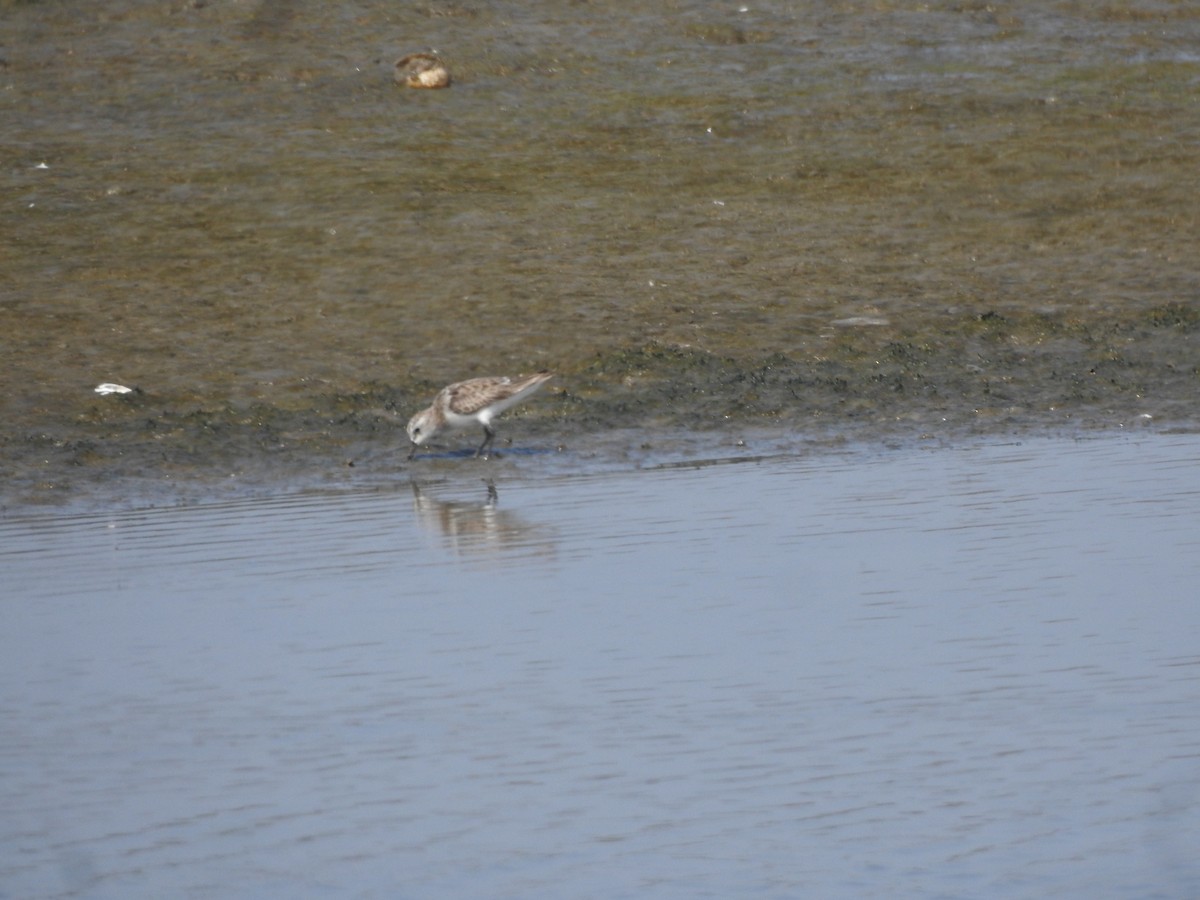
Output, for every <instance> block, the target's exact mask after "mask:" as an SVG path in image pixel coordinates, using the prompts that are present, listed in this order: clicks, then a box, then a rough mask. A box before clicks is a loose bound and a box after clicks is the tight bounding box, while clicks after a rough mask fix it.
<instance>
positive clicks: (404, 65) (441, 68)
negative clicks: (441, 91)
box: [396, 53, 450, 88]
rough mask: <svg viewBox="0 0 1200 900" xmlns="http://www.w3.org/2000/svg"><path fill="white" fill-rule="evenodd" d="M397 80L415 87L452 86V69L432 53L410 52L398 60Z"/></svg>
mask: <svg viewBox="0 0 1200 900" xmlns="http://www.w3.org/2000/svg"><path fill="white" fill-rule="evenodd" d="M396 82H397V83H400V82H403V83H404V84H407V85H408V86H409V87H414V88H444V87H450V70H449V69H447V68H446V64H445V63H444V62H442V61H441V60H440V59H438V58H437V57H436V56H434V55H433V54H432V53H410V54H409V55H408V56H404V57H401V58H400V59H398V60H396Z"/></svg>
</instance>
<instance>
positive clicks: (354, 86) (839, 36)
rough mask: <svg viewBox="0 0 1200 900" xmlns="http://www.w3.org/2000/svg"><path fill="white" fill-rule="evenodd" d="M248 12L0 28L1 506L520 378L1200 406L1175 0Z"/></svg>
mask: <svg viewBox="0 0 1200 900" xmlns="http://www.w3.org/2000/svg"><path fill="white" fill-rule="evenodd" d="M268 6H269V5H267V6H264V5H262V4H250V5H246V4H218V3H192V4H186V3H180V4H165V5H164V4H161V3H158V2H149V0H117V2H112V3H106V4H103V5H97V6H89V7H86V8H84V7H81V6H79V5H78V4H67V3H54V2H46V3H16V2H13V3H7V4H4V5H3V8H4V10H5V27H6V29H7V30H8V39H7V40H6V43H5V47H4V49H3V58H2V61H0V83H2V86H3V87H4V90H2V91H0V115H2V116H3V117H4V121H5V122H6V126H7V127H6V129H5V132H4V134H3V135H0V154H3V158H4V159H5V160H6V162H7V168H6V170H5V173H4V177H5V179H6V182H5V183H6V187H7V188H8V190H7V191H6V192H5V193H4V195H3V196H4V198H5V200H4V203H3V206H2V207H0V252H2V253H3V256H4V267H5V275H6V279H5V283H4V284H2V285H0V325H2V326H3V329H2V330H0V353H2V358H3V363H4V365H3V366H2V367H0V380H2V383H0V402H2V403H3V404H4V407H3V419H4V427H3V429H2V430H0V451H2V453H3V458H2V459H0V474H2V475H3V476H4V477H5V479H6V483H7V484H8V487H6V488H5V491H6V492H7V493H12V492H14V491H16V492H17V493H21V494H24V493H26V490H25V489H26V488H28V487H29V486H30V485H34V486H36V485H53V486H59V485H63V484H67V483H75V484H82V483H86V482H90V481H93V480H103V479H106V478H110V477H117V476H118V475H120V473H127V474H129V473H138V472H144V473H147V475H148V476H149V474H150V473H154V472H158V471H163V470H165V471H168V472H171V473H177V474H178V475H179V476H180V477H187V475H188V474H189V473H195V474H196V475H202V474H204V473H212V472H225V471H245V470H246V468H247V467H252V468H256V469H261V470H263V471H264V473H265V475H269V473H270V471H271V470H272V469H273V468H274V469H277V470H279V471H283V470H284V469H286V468H288V467H292V466H294V468H295V469H296V470H297V471H304V470H306V469H311V468H313V467H318V466H322V465H326V466H327V465H345V464H346V463H347V462H348V461H351V460H360V459H362V458H363V455H364V453H370V452H372V447H374V446H375V445H377V444H379V443H387V442H389V441H391V440H392V438H393V435H394V436H395V437H396V438H399V437H400V429H401V427H402V425H403V421H404V419H406V418H407V415H409V414H410V413H411V412H412V411H414V410H415V409H418V408H420V407H421V406H423V405H424V404H425V403H427V402H428V399H429V397H431V396H432V394H433V392H434V391H436V390H437V389H438V388H439V387H441V386H442V385H443V384H445V383H447V382H449V381H452V380H458V379H461V378H464V377H469V376H472V375H490V374H516V373H517V372H519V371H532V370H536V369H542V368H548V369H552V370H555V371H557V372H559V373H561V377H560V379H559V380H558V382H557V386H556V387H555V388H553V389H552V390H551V391H549V392H548V393H547V394H545V395H544V396H542V397H539V398H538V400H537V401H536V402H535V403H533V404H531V405H530V406H529V407H528V408H524V409H522V410H520V411H518V412H516V413H514V414H513V417H512V426H513V427H514V430H515V431H516V432H517V433H518V434H520V435H529V436H532V437H534V438H536V439H538V440H551V441H554V442H558V441H565V442H567V443H573V442H575V441H576V440H577V439H582V437H583V436H584V435H588V434H596V433H598V432H600V431H602V430H606V429H611V428H663V429H674V428H708V427H716V426H721V427H726V426H727V427H733V428H738V427H743V426H744V425H747V424H765V425H768V426H771V427H779V428H781V429H787V430H792V431H798V432H804V431H806V430H808V429H810V428H818V429H824V428H826V427H828V428H832V429H838V428H845V429H851V428H853V429H865V430H866V431H867V432H871V431H872V430H879V431H881V430H885V429H897V428H901V429H909V430H910V431H912V432H913V433H922V432H924V431H936V430H937V429H943V428H967V429H984V430H989V429H1001V428H1007V427H1039V426H1048V427H1058V426H1060V425H1061V424H1063V423H1064V422H1069V423H1077V424H1081V425H1083V426H1084V427H1088V426H1093V425H1094V426H1097V427H1103V426H1105V425H1107V424H1112V423H1114V422H1117V421H1127V420H1129V419H1130V417H1133V416H1137V415H1152V416H1155V417H1156V421H1164V420H1165V421H1168V422H1175V421H1178V422H1185V423H1187V422H1190V423H1195V422H1196V420H1197V418H1198V416H1200V411H1198V410H1197V409H1196V403H1195V400H1194V398H1195V396H1196V388H1197V384H1196V379H1197V377H1196V365H1197V348H1196V337H1195V335H1196V322H1195V314H1196V313H1195V310H1196V308H1197V305H1198V304H1200V267H1198V265H1197V255H1196V253H1195V235H1196V234H1197V233H1200V218H1198V216H1200V208H1198V207H1197V204H1196V202H1195V192H1194V189H1193V187H1192V185H1193V184H1194V181H1195V173H1196V172H1197V171H1200V142H1198V141H1197V140H1196V136H1197V134H1200V102H1198V101H1197V94H1196V91H1195V86H1196V80H1197V76H1198V74H1200V61H1197V60H1196V58H1195V49H1194V48H1195V46H1197V41H1200V13H1198V12H1197V11H1196V9H1195V8H1194V7H1191V6H1188V5H1186V4H1173V5H1164V4H1162V3H1158V2H1151V0H1144V2H1138V0H1134V2H1131V3H1125V4H1120V5H1117V4H1100V5H1096V4H1081V3H1078V2H1075V0H1059V2H1049V3H1043V2H1014V3H1011V4H1006V5H1005V8H1004V9H1003V10H998V9H996V8H993V7H992V6H989V5H987V4H979V3H949V2H946V3H939V2H934V3H921V4H904V3H875V4H865V5H864V4H857V3H834V4H800V5H797V4H791V3H777V2H773V0H764V2H763V3H756V4H753V5H748V6H746V7H745V9H744V10H743V11H739V12H735V11H734V10H733V9H732V8H731V9H730V10H717V9H716V8H715V7H712V6H711V5H709V4H691V3H678V4H677V3H672V4H667V5H666V6H663V7H653V6H649V7H647V6H642V7H638V8H636V9H632V8H630V7H629V6H628V4H617V3H610V2H608V0H595V2H592V3H587V4H579V3H573V2H555V0H550V2H546V3H539V4H533V5H528V6H513V5H511V4H495V3H488V2H484V3H479V4H471V5H470V6H464V5H461V4H456V3H434V4H431V5H422V6H419V7H409V6H403V5H402V6H397V5H396V4H393V3H384V2H374V0H364V2H361V3H356V4H352V5H349V6H347V5H345V4H328V3H319V2H315V0H301V2H298V3H294V4H289V5H287V8H286V10H283V8H282V7H281V8H280V9H279V10H276V9H275V8H274V7H271V8H268ZM739 9H740V8H739ZM422 46H436V47H437V48H438V49H439V51H440V52H443V53H444V55H445V57H446V58H447V60H448V61H449V62H450V64H451V67H452V68H453V70H454V73H455V85H454V87H453V88H451V89H450V90H447V91H440V92H424V93H423V92H414V91H404V90H402V89H398V88H396V87H395V85H394V84H393V83H392V72H391V69H390V67H391V63H392V61H393V60H394V59H395V58H396V57H397V56H399V55H401V53H402V52H404V53H407V52H412V51H414V50H419V49H421V47H422ZM431 94H436V96H430V95H431ZM182 97H186V99H187V102H186V103H184V102H181V98H182ZM102 381H118V382H121V383H127V384H134V385H139V386H140V387H142V388H143V389H144V391H145V393H144V394H142V395H138V396H135V397H132V398H114V397H107V398H99V397H96V396H95V395H93V394H91V388H92V387H93V386H94V385H95V384H97V383H99V382H102ZM58 489H59V488H58V487H47V488H46V489H45V491H44V492H49V493H51V494H53V493H54V492H56V491H57V490H58ZM34 493H35V494H36V493H38V490H34Z"/></svg>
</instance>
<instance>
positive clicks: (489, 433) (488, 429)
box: [475, 425, 496, 459]
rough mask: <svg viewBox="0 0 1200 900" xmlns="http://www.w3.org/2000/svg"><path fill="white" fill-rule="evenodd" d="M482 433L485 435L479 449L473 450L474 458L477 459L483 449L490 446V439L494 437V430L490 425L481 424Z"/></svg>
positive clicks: (492, 439)
mask: <svg viewBox="0 0 1200 900" xmlns="http://www.w3.org/2000/svg"><path fill="white" fill-rule="evenodd" d="M483 433H484V435H485V437H484V439H483V443H482V444H480V445H479V449H478V450H476V451H475V458H476V459H479V457H480V456H482V455H483V451H485V450H486V449H487V448H488V447H490V446H491V445H492V441H494V440H495V439H496V432H494V431H493V430H492V426H490V425H484V426H483Z"/></svg>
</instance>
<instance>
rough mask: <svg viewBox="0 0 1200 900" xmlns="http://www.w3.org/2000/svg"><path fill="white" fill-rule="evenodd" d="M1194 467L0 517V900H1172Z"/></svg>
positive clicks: (939, 462) (399, 492) (1191, 808)
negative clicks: (281, 899) (927, 899)
mask: <svg viewBox="0 0 1200 900" xmlns="http://www.w3.org/2000/svg"><path fill="white" fill-rule="evenodd" d="M1198 461H1200V438H1198V437H1197V436H1195V435H1158V436H1154V435H1143V436H1138V437H1129V438H1111V439H1104V440H1091V441H1082V442H1081V441H1065V440H1033V441H1026V442H1021V443H1011V444H990V445H973V446H967V447H960V448H954V449H939V450H911V449H910V450H897V451H890V452H889V451H882V452H881V451H875V452H865V451H863V452H858V451H847V452H845V453H843V454H840V455H831V454H829V453H826V454H824V455H821V456H804V455H781V456H778V457H767V458H757V459H746V460H742V461H740V462H737V461H734V462H730V464H727V465H703V464H694V465H687V466H682V467H681V466H668V467H660V468H648V469H644V470H642V471H623V472H605V473H593V474H590V475H581V476H575V477H571V476H566V475H558V474H556V475H553V476H550V477H546V476H545V475H544V474H539V465H538V464H539V460H538V459H536V458H530V459H527V460H523V461H521V463H520V465H519V466H517V467H515V468H514V469H499V468H492V469H489V468H486V467H481V466H479V465H476V464H474V463H470V462H461V463H459V462H457V461H456V462H453V463H446V464H431V466H430V468H429V469H428V470H427V471H428V472H430V473H433V474H431V475H430V476H429V478H428V480H427V481H426V482H425V483H423V484H420V485H415V486H414V485H410V484H400V485H397V486H395V487H392V488H388V489H384V490H371V491H335V492H326V493H308V494H301V495H292V496H284V497H280V498H278V499H274V500H270V501H255V502H250V501H245V502H236V503H226V504H212V505H199V506H192V507H184V508H175V509H158V510H141V511H124V512H116V513H111V514H110V513H92V514H87V515H43V516H38V517H26V518H21V517H15V518H14V517H9V518H8V519H6V520H4V521H0V571H2V572H3V581H4V585H5V591H4V597H3V600H2V601H0V603H2V604H3V616H4V623H5V627H4V629H3V631H2V633H0V715H2V717H3V721H4V723H5V726H4V736H3V740H2V741H0V772H2V774H0V896H3V897H13V898H17V897H20V898H34V897H111V898H118V897H120V898H126V897H134V896H176V897H186V896H196V897H198V896H222V897H241V896H244V897H261V896H292V897H347V896H354V897H411V898H445V897H545V898H561V897H637V898H642V897H680V898H683V897H704V896H710V897H745V896H763V897H804V896H811V897H817V896H820V897H847V898H849V897H872V896H876V897H884V896H886V897H894V896H939V897H980V896H987V897H1048V896H1057V897H1080V898H1083V897H1087V898H1096V897H1123V898H1124V897H1172V898H1174V897H1187V896H1196V895H1197V893H1200V866H1198V865H1197V862H1196V857H1195V853H1194V848H1195V835H1196V834H1197V833H1198V832H1200V705H1198V703H1197V700H1198V698H1200V606H1198V605H1197V603H1196V586H1197V584H1198V583H1200V466H1198V465H1197V462H1198ZM489 471H490V472H493V473H495V472H504V473H506V474H505V476H504V477H502V478H501V477H497V478H496V479H495V483H494V488H495V490H494V492H493V493H490V492H489V490H488V488H487V486H486V485H485V483H484V482H483V481H482V479H481V475H483V474H486V473H487V472H489Z"/></svg>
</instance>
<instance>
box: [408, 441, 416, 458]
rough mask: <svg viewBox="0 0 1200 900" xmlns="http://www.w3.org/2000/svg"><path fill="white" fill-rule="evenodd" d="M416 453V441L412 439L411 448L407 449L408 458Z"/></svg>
mask: <svg viewBox="0 0 1200 900" xmlns="http://www.w3.org/2000/svg"><path fill="white" fill-rule="evenodd" d="M416 455H417V442H416V441H413V442H412V449H411V450H409V451H408V458H409V459H412V458H413V457H414V456H416Z"/></svg>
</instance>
